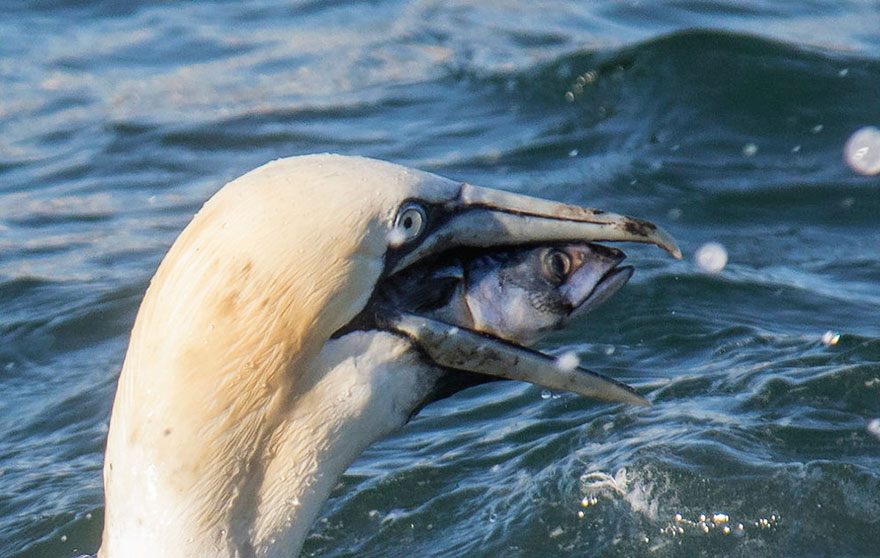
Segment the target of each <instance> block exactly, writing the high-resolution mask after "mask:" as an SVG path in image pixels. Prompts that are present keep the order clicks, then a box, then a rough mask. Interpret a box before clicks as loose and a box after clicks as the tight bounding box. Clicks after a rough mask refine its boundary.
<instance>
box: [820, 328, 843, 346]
mask: <svg viewBox="0 0 880 558" xmlns="http://www.w3.org/2000/svg"><path fill="white" fill-rule="evenodd" d="M839 341H840V334H839V333H834V332H833V331H826V332H825V333H823V334H822V343H824V344H825V345H837V343H838V342H839Z"/></svg>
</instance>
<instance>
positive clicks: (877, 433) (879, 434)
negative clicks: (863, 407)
mask: <svg viewBox="0 0 880 558" xmlns="http://www.w3.org/2000/svg"><path fill="white" fill-rule="evenodd" d="M868 432H870V433H871V434H872V435H873V436H874V437H875V438H878V439H880V418H875V419H871V420H869V421H868Z"/></svg>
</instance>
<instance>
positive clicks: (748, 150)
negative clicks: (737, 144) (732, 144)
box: [743, 143, 758, 157]
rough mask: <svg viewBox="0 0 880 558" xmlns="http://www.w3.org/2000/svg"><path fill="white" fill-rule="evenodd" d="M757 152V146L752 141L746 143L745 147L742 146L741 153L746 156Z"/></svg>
mask: <svg viewBox="0 0 880 558" xmlns="http://www.w3.org/2000/svg"><path fill="white" fill-rule="evenodd" d="M757 152H758V146H757V145H755V144H754V143H747V144H746V145H745V147H743V155H745V156H746V157H751V156H752V155H754V154H755V153H757Z"/></svg>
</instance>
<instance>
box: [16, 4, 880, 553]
mask: <svg viewBox="0 0 880 558" xmlns="http://www.w3.org/2000/svg"><path fill="white" fill-rule="evenodd" d="M0 39H2V40H0V393H2V397H0V556H14V557H22V558H23V557H29V558H33V557H43V556H46V557H64V556H77V555H80V554H93V553H94V552H95V551H96V549H97V546H98V543H99V540H100V533H101V526H102V517H103V508H102V502H103V496H102V486H101V462H102V452H103V446H104V443H105V438H106V434H107V422H108V419H109V413H110V407H111V402H112V398H113V392H114V389H115V383H116V378H117V375H118V373H119V369H120V366H121V363H122V358H123V356H124V352H125V348H126V345H127V335H128V331H129V329H130V327H131V324H132V322H133V320H134V315H135V312H136V311H137V307H138V304H139V301H140V299H141V297H142V295H143V293H144V290H145V288H146V286H147V284H148V282H149V279H150V277H151V276H152V274H153V272H154V271H155V268H156V266H157V265H158V262H159V261H160V259H161V258H162V256H163V254H164V252H165V250H166V249H167V248H168V246H169V245H170V243H171V242H172V241H173V239H174V238H175V236H176V235H177V234H178V232H179V231H180V230H181V229H182V228H183V227H184V225H185V224H186V223H187V222H188V220H189V219H190V218H191V217H192V215H193V214H194V212H195V211H197V210H198V208H199V207H200V205H201V204H202V203H203V202H204V201H205V199H207V198H208V197H209V196H210V195H211V194H212V193H213V192H214V191H216V190H217V189H218V188H219V187H220V186H221V185H222V184H224V183H225V182H226V181H228V180H230V179H232V178H234V177H236V176H238V175H240V174H242V173H244V172H246V171H247V170H249V169H251V168H253V167H255V166H258V165H260V164H262V163H264V162H266V161H268V160H271V159H274V158H277V157H281V156H287V155H294V154H302V153H310V152H322V151H333V152H340V153H346V154H359V155H366V156H371V157H379V158H383V159H388V160H391V161H395V162H398V163H402V164H407V165H411V166H416V167H419V168H422V169H425V170H429V171H433V172H437V173H440V174H443V175H446V176H449V177H452V178H456V179H461V180H467V181H469V182H472V183H476V184H482V185H487V186H493V187H499V188H505V189H509V190H514V191H518V192H525V193H530V194H535V195H540V196H542V197H549V198H555V199H559V200H563V201H567V202H571V203H578V204H584V205H590V206H594V207H598V208H602V209H606V210H611V211H615V212H620V213H627V214H632V215H636V216H640V217H643V218H647V219H651V220H653V221H655V222H657V223H658V224H660V225H662V226H664V227H665V228H666V229H667V230H669V231H670V232H671V233H673V234H674V235H675V236H676V238H677V239H678V240H679V242H680V244H681V247H682V249H683V250H684V252H685V259H684V260H682V261H673V260H671V259H670V258H668V257H665V256H664V255H663V254H662V253H661V252H660V251H659V250H657V249H655V248H651V247H643V246H630V245H627V246H622V247H623V249H624V250H625V251H626V252H627V253H628V254H629V261H630V263H631V264H633V265H635V266H636V274H635V276H634V277H633V279H632V280H631V281H630V283H629V285H627V286H626V287H625V288H624V289H623V290H622V291H621V292H620V293H618V294H617V295H616V296H615V298H614V299H613V300H611V301H610V302H609V303H607V305H606V306H604V307H603V308H601V309H599V310H598V311H597V312H596V313H594V314H592V315H590V316H589V317H588V318H587V319H586V320H584V321H583V322H581V323H578V324H575V325H574V326H572V327H571V328H570V329H568V330H567V331H565V332H562V333H559V334H557V335H554V336H553V337H551V338H549V339H547V340H546V341H545V342H544V343H543V344H542V346H541V348H542V350H545V351H548V352H551V353H562V352H564V351H576V353H577V354H578V356H579V357H580V359H581V361H582V362H583V364H584V365H586V366H588V367H590V368H593V369H595V370H598V371H602V372H604V373H607V374H610V375H613V376H615V377H617V378H619V379H621V380H623V381H626V382H628V383H631V384H633V385H635V386H637V387H638V388H639V389H640V391H641V392H642V393H644V394H646V396H647V397H648V398H649V399H650V400H651V401H652V402H653V406H652V407H650V408H647V409H635V408H623V407H620V406H615V405H607V404H600V403H596V402H592V401H587V400H584V399H580V398H578V397H576V396H572V395H570V394H562V393H551V392H547V391H544V390H542V389H540V388H536V387H532V386H527V385H522V384H516V383H511V382H498V383H494V384H491V385H485V386H481V387H478V388H474V389H471V390H468V391H465V392H462V393H460V394H458V395H456V396H455V397H452V398H450V399H447V400H444V401H440V402H438V403H435V404H433V405H431V406H429V407H427V408H426V409H424V410H423V411H422V412H421V413H420V415H418V416H417V417H416V418H415V419H414V420H413V421H412V422H411V423H410V424H408V425H407V426H406V427H405V428H404V429H403V430H402V431H400V432H399V433H398V434H396V435H395V436H393V437H391V438H388V439H386V440H384V441H381V442H379V443H377V444H375V445H373V446H372V447H370V448H369V449H368V450H367V451H366V452H365V453H364V455H363V456H362V457H361V458H360V459H359V460H358V461H357V462H356V463H355V464H354V465H353V466H352V467H351V469H350V470H349V471H348V472H347V473H346V475H345V476H344V477H343V478H342V480H341V482H340V484H339V485H338V486H337V488H336V489H335V490H334V492H333V495H332V497H331V499H330V500H329V501H328V502H327V504H326V506H325V509H324V512H323V515H322V518H321V519H320V520H319V521H318V523H317V524H316V525H315V527H314V528H313V530H312V532H311V534H310V536H309V538H308V540H307V542H306V545H305V548H304V552H303V554H304V555H305V556H337V557H344V556H358V557H397V556H399V557H403V556H444V557H459V556H469V557H478V556H486V557H497V556H511V557H514V556H523V557H532V556H603V557H604V556H608V557H610V556H621V557H634V556H661V557H664V556H748V557H749V558H758V557H779V556H835V557H842V556H880V422H877V421H876V419H878V418H880V177H878V176H876V175H874V176H870V175H869V176H863V175H860V174H858V173H856V172H853V170H851V169H850V168H849V166H847V164H846V163H845V161H844V156H843V154H844V145H845V144H846V141H847V139H848V138H849V137H850V136H851V135H852V134H853V133H854V132H855V131H857V130H859V129H861V128H863V127H866V126H880V3H878V2H877V1H875V0H811V1H806V2H777V1H775V0H772V1H771V0H747V1H733V0H731V1H726V2H725V1H721V0H716V1H713V0H702V1H692V2H686V1H678V0H657V1H646V0H630V1H624V0H604V1H601V0H596V1H592V2H580V1H576V0H556V1H547V2H531V1H526V0H498V1H494V2H474V1H470V2H467V1H451V0H450V1H439V0H420V1H413V2H404V1H372V2H336V1H330V0H324V1H319V0H315V1H294V2H282V1H280V0H259V1H254V2H246V3H244V2H242V3H239V2H207V1H200V0H194V1H188V2H165V1H160V0H155V1H141V2H125V3H122V2H110V1H98V0H95V1H92V2H84V1H77V0H66V1H65V0H58V1H51V2H50V1H44V0H19V1H16V2H4V3H3V4H2V6H0ZM709 242H715V243H718V244H720V245H721V246H722V247H723V249H724V251H725V253H726V255H727V261H726V266H724V269H723V270H722V271H720V272H719V273H710V272H708V271H706V270H705V269H703V268H701V267H700V265H698V264H697V262H696V261H695V259H694V254H695V253H696V252H697V251H698V249H699V248H700V247H701V246H703V245H704V244H706V243H709Z"/></svg>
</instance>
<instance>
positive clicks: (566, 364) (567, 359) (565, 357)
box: [556, 351, 581, 372]
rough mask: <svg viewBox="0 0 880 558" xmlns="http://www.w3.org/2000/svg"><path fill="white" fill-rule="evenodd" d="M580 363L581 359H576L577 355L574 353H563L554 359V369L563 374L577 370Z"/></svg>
mask: <svg viewBox="0 0 880 558" xmlns="http://www.w3.org/2000/svg"><path fill="white" fill-rule="evenodd" d="M580 363H581V359H580V358H578V356H577V353H575V352H574V351H565V352H564V353H562V354H561V355H559V356H558V357H556V368H558V369H560V370H562V371H563V372H571V371H572V370H574V369H575V368H577V367H578V365H579V364H580Z"/></svg>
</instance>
